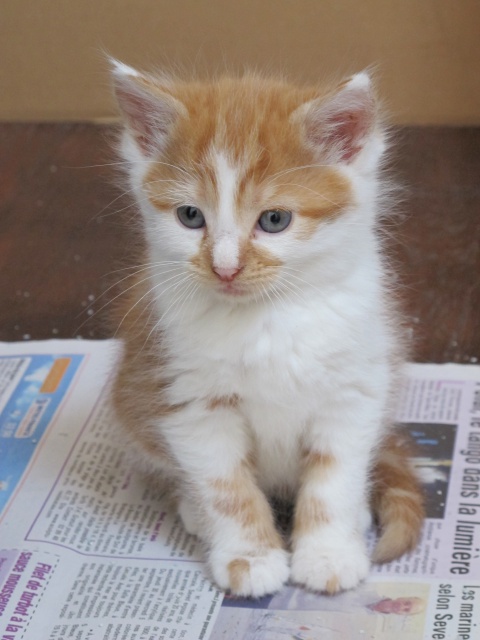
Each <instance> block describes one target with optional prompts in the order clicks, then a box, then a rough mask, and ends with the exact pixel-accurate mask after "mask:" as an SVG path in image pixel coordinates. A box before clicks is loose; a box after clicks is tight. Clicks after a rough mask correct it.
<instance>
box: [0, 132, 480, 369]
mask: <svg viewBox="0 0 480 640" xmlns="http://www.w3.org/2000/svg"><path fill="white" fill-rule="evenodd" d="M111 138H112V129H110V128H108V127H99V126H95V125H89V124H71V125H69V124H39V125H35V124H28V125H21V124H4V125H0V185H1V191H0V211H1V213H0V266H1V271H0V274H1V275H0V304H1V306H0V340H28V339H44V338H53V337H57V338H71V337H73V336H78V337H83V338H105V337H108V336H110V335H111V330H110V329H109V328H108V323H107V322H106V319H105V314H106V312H107V311H108V309H104V308H103V305H105V304H106V303H107V300H108V294H107V295H103V293H104V291H105V289H106V288H107V287H108V286H109V284H111V283H113V282H114V281H115V280H118V279H120V277H121V274H118V273H117V274H111V272H112V271H113V270H115V269H118V268H119V267H120V266H122V264H123V260H124V258H125V256H126V255H128V252H129V240H130V234H129V230H128V226H126V225H125V221H126V220H127V219H128V217H131V216H135V210H134V208H133V207H132V206H131V201H130V200H129V198H128V196H120V197H119V194H121V191H120V190H118V189H117V188H115V186H114V183H115V180H116V179H117V178H118V173H117V171H116V167H115V166H105V163H111V162H114V161H115V158H114V156H113V154H112V152H111V151H110V143H111ZM394 140H395V151H394V153H393V154H392V159H391V173H392V175H393V176H394V178H395V180H396V181H397V182H398V183H399V184H401V185H403V187H404V190H403V192H402V202H401V203H400V204H399V205H397V210H398V211H397V214H396V216H395V217H394V218H393V220H390V221H389V222H388V224H387V226H386V231H387V233H388V236H389V246H388V252H389V255H390V256H391V257H392V260H393V263H394V265H395V268H396V270H397V272H398V273H399V275H400V281H401V282H402V284H403V286H402V288H401V296H402V298H403V302H404V308H405V312H406V314H407V321H408V322H407V324H408V331H409V332H410V333H411V335H412V338H413V349H414V351H413V354H414V356H413V357H414V359H415V360H417V361H419V362H428V361H431V362H447V361H453V362H476V361H477V359H479V361H480V322H479V319H480V287H479V281H480V279H479V276H480V249H479V245H480V179H479V178H480V128H462V129H450V128H426V127H422V128H406V129H401V130H397V131H396V132H395V136H394ZM122 209H123V211H119V210H122ZM125 214H127V216H126V217H125Z"/></svg>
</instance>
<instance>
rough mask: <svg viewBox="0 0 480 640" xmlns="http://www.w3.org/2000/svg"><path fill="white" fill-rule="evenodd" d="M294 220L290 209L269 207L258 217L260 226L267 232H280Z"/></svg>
mask: <svg viewBox="0 0 480 640" xmlns="http://www.w3.org/2000/svg"><path fill="white" fill-rule="evenodd" d="M291 220H292V214H291V212H290V211H285V210H284V209H269V210H268V211H264V212H263V213H262V215H261V216H260V218H259V219H258V224H259V225H260V228H261V229H263V230H264V231H266V232H267V233H278V232H279V231H283V230H284V229H286V228H287V227H288V225H289V224H290V222H291Z"/></svg>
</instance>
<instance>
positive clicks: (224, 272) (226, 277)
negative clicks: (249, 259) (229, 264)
mask: <svg viewBox="0 0 480 640" xmlns="http://www.w3.org/2000/svg"><path fill="white" fill-rule="evenodd" d="M213 270H214V271H215V273H216V274H217V276H218V277H219V278H220V280H223V281H224V282H231V281H232V280H233V279H234V278H236V277H237V275H238V274H239V273H240V271H241V270H242V267H238V268H234V269H223V268H222V267H213Z"/></svg>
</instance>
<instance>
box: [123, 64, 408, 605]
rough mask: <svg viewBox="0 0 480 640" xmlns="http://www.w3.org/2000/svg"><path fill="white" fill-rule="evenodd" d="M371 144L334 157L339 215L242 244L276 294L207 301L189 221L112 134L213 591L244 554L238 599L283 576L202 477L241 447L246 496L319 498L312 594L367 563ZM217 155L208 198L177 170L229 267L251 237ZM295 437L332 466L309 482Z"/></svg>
mask: <svg viewBox="0 0 480 640" xmlns="http://www.w3.org/2000/svg"><path fill="white" fill-rule="evenodd" d="M351 82H352V83H354V84H355V87H357V85H358V87H360V88H361V87H363V86H364V84H365V79H364V77H363V75H359V76H356V77H355V78H354V79H353V80H352V81H351ZM375 135H376V134H375ZM382 145H383V142H382V141H381V140H380V138H378V139H375V137H374V136H373V137H372V139H370V140H369V141H367V142H366V145H365V148H364V150H363V151H362V156H363V161H360V160H359V159H358V158H356V159H355V160H354V161H353V162H352V163H351V164H349V165H348V166H347V165H346V166H344V167H343V168H342V171H344V174H345V175H346V176H347V177H348V178H349V180H350V182H351V184H352V188H353V192H354V201H355V206H354V207H353V208H352V209H351V210H350V211H346V212H345V213H344V214H343V215H342V216H341V217H339V218H338V219H336V220H333V221H329V222H327V223H325V224H323V225H320V226H319V228H318V230H317V231H316V232H315V233H313V234H312V235H311V237H309V238H305V237H301V236H300V234H299V225H300V224H301V223H300V221H298V220H295V219H294V221H293V222H292V225H291V228H290V229H288V230H287V231H286V232H284V233H282V234H265V233H259V234H258V235H257V236H256V237H255V238H254V239H253V240H252V242H254V243H258V245H259V246H261V247H266V248H268V250H269V251H271V252H272V253H273V254H274V255H276V256H278V257H279V258H280V259H281V260H282V261H283V262H284V263H285V265H286V267H285V269H283V271H281V274H280V279H279V281H278V283H277V284H278V287H277V289H275V290H273V289H272V290H270V291H267V295H266V296H264V297H263V298H258V299H257V301H256V302H253V301H251V302H250V303H238V302H237V301H236V300H234V299H233V300H232V299H229V298H227V297H226V298H225V299H224V300H222V299H219V298H218V296H215V295H213V293H212V292H211V291H209V290H208V288H207V287H205V286H203V285H202V284H200V283H197V282H196V281H195V278H194V276H193V275H192V273H191V271H190V270H189V260H190V259H191V257H192V256H194V255H195V254H196V252H197V251H198V247H199V244H200V241H201V237H202V232H201V231H192V230H190V229H186V228H183V227H182V226H181V225H180V224H179V223H178V221H176V220H175V217H174V215H171V214H170V215H165V216H162V215H159V213H158V211H156V210H154V209H153V207H152V205H151V204H149V202H148V201H147V199H146V198H145V194H144V193H142V187H141V181H142V177H143V175H144V173H145V171H146V168H145V166H146V163H144V162H143V163H138V164H136V162H135V161H136V156H135V155H134V154H132V153H131V148H130V147H129V143H128V139H127V140H126V142H125V143H124V152H125V153H126V155H127V157H128V158H129V159H130V160H132V164H133V170H132V176H131V179H132V186H133V188H134V189H135V190H136V192H137V194H138V195H139V203H140V206H141V209H142V213H143V216H144V223H145V228H146V230H147V233H146V238H147V242H148V248H149V254H150V259H151V260H152V262H155V263H159V262H162V261H165V264H164V265H163V266H162V265H159V266H157V267H156V268H155V269H153V270H152V273H151V274H150V278H151V281H152V286H154V287H155V298H156V300H155V302H156V316H157V322H158V326H159V328H161V329H163V330H164V336H165V340H166V342H165V344H166V346H167V349H168V356H169V357H168V359H167V364H166V370H165V371H164V372H163V373H162V375H164V376H165V377H166V378H167V379H170V380H171V381H172V382H171V385H170V387H169V389H168V400H169V402H170V403H171V404H172V405H183V404H185V408H184V409H183V410H181V411H177V412H174V413H172V414H171V415H169V416H168V417H165V418H163V419H162V422H161V424H159V429H161V431H162V433H163V434H164V435H165V436H166V438H167V440H168V443H169V446H170V447H171V449H172V450H173V451H174V452H175V456H176V458H177V460H180V461H181V465H182V473H183V474H184V476H185V477H186V478H187V484H188V486H189V487H191V495H189V496H188V497H187V498H185V499H184V500H183V501H182V503H181V506H180V514H181V516H182V518H183V520H184V522H185V524H186V526H187V528H188V529H189V530H190V531H192V532H197V533H199V534H200V535H201V536H202V537H204V538H205V539H206V540H207V541H208V543H209V548H210V552H209V554H210V555H209V561H210V567H211V571H212V575H213V577H214V579H215V580H216V581H217V583H218V584H219V585H220V586H221V587H222V588H225V589H228V588H229V587H230V586H231V585H230V584H229V575H228V570H227V567H228V565H229V563H230V562H231V561H232V560H234V559H238V558H240V559H241V558H247V559H249V560H248V561H249V563H250V573H249V574H248V575H246V576H245V579H244V581H243V582H242V585H241V587H240V589H239V590H238V593H240V594H241V595H252V596H260V595H263V594H264V593H269V592H272V591H275V590H277V589H279V588H280V587H281V585H282V583H283V582H284V581H285V580H287V578H288V575H289V569H288V556H287V554H286V553H285V552H284V551H281V550H273V551H272V550H261V549H257V548H256V547H255V544H254V543H253V542H252V540H251V539H249V538H248V536H247V535H246V533H245V530H244V528H242V526H241V525H240V523H239V522H237V521H235V519H233V518H228V517H225V516H224V515H221V514H219V513H218V512H217V511H216V509H215V507H214V506H213V502H212V501H213V499H214V498H213V491H212V488H211V483H212V481H214V480H215V479H218V478H225V479H227V478H228V477H229V476H230V474H231V473H232V471H233V470H235V469H237V468H238V467H239V465H240V464H241V462H242V460H244V459H245V457H246V455H247V454H248V452H249V451H250V450H252V449H253V450H254V451H255V453H256V456H257V461H258V464H257V466H258V478H257V483H258V486H257V488H256V489H254V490H255V491H256V492H257V493H258V494H259V495H261V492H265V493H275V492H280V493H283V494H287V495H290V496H295V495H296V494H297V492H298V491H299V490H300V491H302V492H303V493H304V494H305V495H311V496H313V497H315V498H317V499H318V500H320V501H321V502H322V504H324V505H325V508H326V510H327V512H328V515H329V524H327V525H324V526H323V527H322V528H321V529H320V527H319V529H318V531H315V532H313V533H312V534H311V535H309V536H304V538H301V539H299V540H297V541H296V543H295V547H294V549H293V557H292V578H293V579H294V580H295V581H296V582H299V583H301V584H304V585H307V586H308V587H310V588H312V589H319V590H322V589H325V588H327V586H328V584H329V581H331V580H334V581H337V583H338V587H339V588H350V587H352V586H354V585H355V584H357V582H358V581H359V580H361V579H363V578H364V577H365V576H366V573H367V571H368V566H369V561H368V558H367V554H366V548H365V544H364V542H363V533H364V526H365V513H366V511H367V498H368V496H367V476H368V471H369V465H370V461H371V458H372V452H373V451H374V450H375V447H376V445H377V443H378V442H379V437H380V434H381V432H382V430H383V429H384V427H385V423H386V420H385V415H386V409H387V401H388V396H389V392H390V384H391V380H390V378H391V372H390V364H389V359H390V357H391V353H392V350H393V349H394V345H395V337H394V335H393V332H392V330H391V328H390V327H389V325H388V322H387V321H386V311H385V303H384V295H383V283H382V278H383V269H382V265H381V260H380V257H379V256H380V252H379V246H378V239H377V237H376V235H375V233H374V223H375V219H376V215H377V211H376V206H377V205H376V201H377V179H376V173H375V171H376V166H377V163H378V157H379V155H380V153H381V152H382V150H383V146H382ZM215 153H216V167H217V176H218V178H219V193H220V196H219V203H218V209H217V210H214V208H209V205H208V204H206V203H198V202H197V201H196V200H195V198H196V197H197V196H196V189H195V182H194V180H193V179H192V180H191V181H189V179H188V178H185V180H184V182H185V184H184V185H183V187H182V189H183V193H184V194H185V193H187V194H188V197H190V198H191V202H188V203H189V204H195V205H197V204H198V206H200V208H202V211H203V212H204V215H205V218H206V222H207V227H209V230H210V231H211V233H212V235H213V238H214V246H213V264H214V265H215V266H217V267H220V268H235V267H238V247H239V243H240V241H241V239H242V237H246V236H245V233H248V234H250V233H251V232H250V231H247V232H242V231H241V230H240V229H239V226H238V225H237V224H236V223H235V213H236V212H235V198H234V193H235V187H236V184H237V182H238V180H239V179H240V177H241V173H242V169H241V167H234V166H232V165H231V164H229V162H228V160H227V156H226V155H225V152H224V150H222V149H217V150H215ZM181 179H183V177H182V176H180V175H179V180H180V181H181ZM210 207H212V205H210ZM242 233H243V234H244V235H243V236H242ZM168 261H170V263H171V262H173V261H179V262H180V266H179V267H172V266H171V264H170V263H169V262H168ZM175 268H177V269H178V271H177V272H176V271H175ZM172 270H173V273H172ZM182 278H183V279H182ZM165 344H164V346H165ZM223 396H226V397H231V396H238V397H239V398H240V405H239V407H238V409H236V410H229V409H228V408H220V409H219V410H218V411H216V412H212V411H211V410H209V409H208V408H207V401H208V399H211V398H218V397H223ZM304 448H309V449H312V450H318V451H326V452H328V453H329V454H331V455H333V456H334V457H335V459H336V460H337V461H338V465H337V466H336V467H335V468H334V469H333V470H332V471H331V473H330V475H329V476H328V478H327V479H326V480H325V482H324V483H322V484H321V485H317V484H311V485H310V484H309V483H308V482H307V483H305V484H304V485H303V486H301V487H300V477H299V464H300V457H301V453H302V449H304ZM252 482H253V480H252ZM192 487H193V488H192ZM193 504H196V505H198V504H201V505H203V507H202V509H200V512H199V513H196V514H193V510H194V507H193V506H192V505H193Z"/></svg>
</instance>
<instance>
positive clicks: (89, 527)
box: [0, 340, 480, 640]
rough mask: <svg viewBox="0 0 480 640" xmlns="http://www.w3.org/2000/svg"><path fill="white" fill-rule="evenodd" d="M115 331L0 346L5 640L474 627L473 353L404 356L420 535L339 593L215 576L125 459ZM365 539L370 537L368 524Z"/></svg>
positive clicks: (476, 476) (479, 573)
mask: <svg viewBox="0 0 480 640" xmlns="http://www.w3.org/2000/svg"><path fill="white" fill-rule="evenodd" d="M118 354H119V345H118V343H116V342H115V341H105V342H96V341H80V340H66V341H58V340H57V341H55V340H53V341H46V342H26V343H11V344H2V345H0V640H22V639H25V640H66V639H74V640H87V639H88V640H159V639H164V638H165V639H167V638H168V639H170V638H173V639H174V638H184V639H186V640H202V639H205V640H206V639H208V638H211V639H212V640H220V639H225V640H235V639H242V640H243V639H247V640H272V639H276V638H278V639H279V640H283V639H285V638H290V639H294V640H313V639H318V638H321V639H322V640H325V639H327V640H328V639H330V638H332V639H337V638H341V639H347V640H349V639H350V638H360V639H363V638H365V639H366V638H375V639H377V638H385V639H388V640H392V639H395V638H401V639H402V640H404V639H407V640H408V639H412V640H413V639H417V638H418V639H420V638H429V639H432V640H443V639H448V640H453V639H455V640H469V639H472V640H474V639H475V638H477V639H478V638H480V558H479V556H480V551H479V548H480V367H478V366H474V365H409V367H408V379H407V383H406V384H405V387H404V389H403V393H402V397H401V399H400V400H401V401H400V403H399V409H398V416H397V417H398V420H399V421H400V422H401V423H403V424H404V425H405V428H406V429H407V430H408V431H409V432H410V434H411V435H412V437H413V439H414V440H415V441H416V443H417V448H418V453H419V456H418V458H416V465H417V467H418V469H419V472H420V474H421V477H422V479H423V481H424V483H425V489H426V495H427V520H426V522H425V527H424V532H423V537H422V540H421V543H420V545H419V546H418V548H417V549H416V550H415V551H414V552H413V553H411V554H409V555H408V556H406V557H404V558H401V559H400V560H398V561H396V562H392V563H390V564H387V565H384V566H381V567H374V568H373V569H372V571H371V574H370V576H369V579H368V580H367V581H366V582H365V583H364V584H362V585H361V586H360V587H359V588H357V589H356V590H353V591H349V592H345V593H341V594H339V595H337V596H334V597H329V596H322V595H318V594H312V593H308V592H306V591H305V590H303V589H300V588H295V587H293V586H290V585H287V586H286V587H285V588H284V589H283V590H282V591H281V592H280V593H278V594H276V595H273V596H269V597H265V598H261V599H259V600H248V599H245V600H241V599H236V598H232V597H229V596H225V595H224V594H223V593H221V592H220V591H218V590H217V588H216V587H215V586H214V585H213V584H212V583H211V581H210V580H209V577H208V573H207V571H206V569H205V565H204V562H203V556H202V549H201V546H200V543H199V542H198V541H197V540H196V539H195V538H193V537H192V536H189V535H188V534H187V533H186V532H185V531H184V529H183V527H182V525H181V522H180V521H179V519H178V517H177V516H176V515H175V514H174V513H172V512H171V510H169V508H168V507H167V503H166V500H165V499H164V498H163V496H162V492H161V488H159V487H156V486H154V485H152V484H151V483H150V484H148V483H147V482H146V481H145V479H144V478H143V477H142V476H141V475H139V474H138V473H137V472H136V470H135V469H132V468H130V467H129V465H128V463H127V461H126V460H124V457H125V456H124V451H123V450H122V448H121V447H120V446H119V444H118V440H117V438H116V436H115V426H114V424H113V417H112V413H111V410H110V408H109V403H108V388H109V384H110V382H111V378H112V373H113V371H114V364H115V360H116V358H117V357H118ZM371 543H372V545H373V535H372V540H371Z"/></svg>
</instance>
